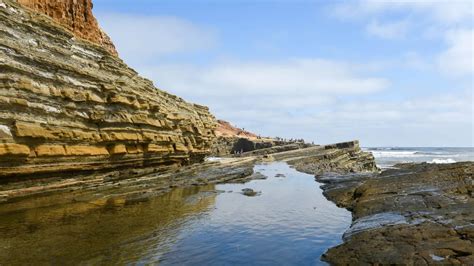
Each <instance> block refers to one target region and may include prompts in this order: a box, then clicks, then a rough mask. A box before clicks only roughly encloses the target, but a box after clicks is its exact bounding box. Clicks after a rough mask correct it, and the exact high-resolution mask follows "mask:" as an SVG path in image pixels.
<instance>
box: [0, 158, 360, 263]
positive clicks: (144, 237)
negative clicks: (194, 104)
mask: <svg viewBox="0 0 474 266" xmlns="http://www.w3.org/2000/svg"><path fill="white" fill-rule="evenodd" d="M255 171H257V172H260V173H262V174H264V175H266V176H268V177H269V178H268V179H266V180H255V181H252V182H249V183H247V184H226V185H218V186H214V185H209V186H202V187H192V188H186V189H174V190H173V191H171V192H170V193H168V194H166V195H164V196H160V197H156V198H154V199H152V200H150V201H147V202H140V203H136V204H125V202H124V201H123V200H120V198H116V199H115V200H113V201H111V200H109V201H107V200H95V201H90V202H75V201H69V200H67V201H64V200H63V201H61V198H60V197H61V196H58V195H56V196H50V197H43V198H36V199H31V200H29V201H22V202H21V203H16V204H9V205H3V206H0V264H32V263H34V264H51V263H53V264H66V263H68V262H69V263H70V262H76V263H77V262H81V263H84V264H127V263H143V264H147V263H157V262H159V263H160V264H163V265H169V264H179V265H199V264H201V265H202V264H205V265H223V264H298V265H301V264H303V265H314V264H320V263H321V262H320V260H319V258H320V256H321V255H322V254H323V253H324V252H325V250H326V249H328V248H329V247H331V246H334V245H337V244H339V243H340V242H341V237H342V234H343V232H344V231H345V230H346V229H347V228H348V227H349V224H350V220H351V216H350V213H349V212H347V211H346V210H344V209H340V208H337V207H336V206H335V205H334V204H333V203H331V202H329V201H327V200H326V199H325V198H324V196H323V195H322V191H321V190H320V188H319V184H318V183H316V182H315V181H314V178H313V176H311V175H307V174H303V173H299V172H297V171H295V170H294V169H291V168H290V167H288V165H287V164H285V163H271V164H265V165H258V166H256V167H255ZM243 188H251V189H253V190H254V191H261V194H260V195H259V196H255V197H247V196H244V195H242V194H241V193H240V192H241V190H242V189H243ZM63 197H64V198H67V199H70V197H71V195H63ZM58 202H62V204H61V203H59V204H58ZM48 203H50V204H48ZM36 204H38V205H36ZM39 205H40V206H42V207H41V208H37V207H35V206H39Z"/></svg>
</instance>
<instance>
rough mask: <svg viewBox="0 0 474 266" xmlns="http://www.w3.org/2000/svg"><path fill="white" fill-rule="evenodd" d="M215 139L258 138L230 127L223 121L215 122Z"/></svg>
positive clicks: (250, 133)
mask: <svg viewBox="0 0 474 266" xmlns="http://www.w3.org/2000/svg"><path fill="white" fill-rule="evenodd" d="M215 132H216V136H217V137H237V138H246V139H257V138H258V136H257V135H256V134H254V133H252V132H249V131H246V130H245V129H240V128H237V127H234V126H232V125H231V124H230V123H229V122H227V121H224V120H217V128H216V130H215Z"/></svg>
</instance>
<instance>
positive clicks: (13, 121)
mask: <svg viewBox="0 0 474 266" xmlns="http://www.w3.org/2000/svg"><path fill="white" fill-rule="evenodd" d="M21 2H22V3H25V4H27V5H32V7H35V9H38V10H42V12H44V13H46V14H51V15H52V17H53V18H55V20H53V19H51V18H49V17H48V16H45V15H42V14H38V13H36V12H34V11H33V10H31V9H25V8H23V7H22V6H21V5H19V4H18V3H16V2H14V1H12V0H0V177H12V176H28V177H40V176H48V177H50V176H52V175H53V174H54V175H56V174H57V173H62V174H65V173H68V172H77V171H96V170H107V171H111V170H115V169H120V168H128V169H131V168H136V169H137V171H139V170H138V169H140V170H141V169H144V168H149V169H151V171H161V170H162V169H167V168H170V167H176V166H180V165H183V164H187V163H189V162H195V161H201V160H202V159H203V158H204V156H205V155H206V154H207V153H208V152H209V149H210V146H211V142H212V140H213V139H214V138H215V135H214V127H215V119H214V117H213V116H212V115H211V114H210V113H209V111H208V108H207V107H204V106H199V105H195V104H190V103H187V102H185V101H184V100H182V99H181V98H179V97H177V96H174V95H171V94H168V93H166V92H164V91H161V90H158V89H157V88H155V87H154V86H153V84H152V82H151V81H149V80H146V79H144V78H142V77H140V76H139V75H138V74H137V73H136V72H135V71H134V70H132V69H130V68H129V67H127V66H126V65H125V64H124V63H123V62H122V61H121V60H120V59H119V58H118V57H116V56H114V54H113V53H111V52H110V49H107V47H104V46H102V45H96V44H93V43H91V42H89V41H83V40H82V38H77V36H76V35H75V34H78V35H79V36H80V37H83V38H86V39H89V40H93V41H96V42H97V43H99V44H102V43H101V41H100V38H98V37H100V35H97V34H96V33H97V30H98V29H99V28H98V27H96V26H97V22H96V21H95V19H94V18H93V17H92V15H91V13H90V12H89V11H90V7H91V5H90V1H85V0H82V1H81V0H78V1H76V0H74V1H72V0H68V1H26V0H21ZM54 3H55V4H54ZM73 3H77V5H76V4H74V5H72V4H73ZM71 6H72V7H77V9H74V8H73V9H74V11H71V12H67V13H61V12H62V11H61V10H63V11H64V8H66V7H71ZM51 7H61V8H59V9H58V10H59V11H58V12H57V13H56V12H55V11H52V10H55V9H54V8H53V9H50V8H51ZM51 12H52V13H51ZM86 14H87V15H86ZM70 16H73V17H72V18H71V17H70ZM82 18H83V19H84V20H85V21H87V22H88V23H89V24H84V25H83V26H78V24H77V23H76V22H77V21H78V20H81V19H82ZM57 21H65V24H63V25H66V26H67V25H70V24H71V23H72V24H71V25H72V26H71V25H70V26H69V27H62V26H60V25H59V24H57ZM88 25H92V26H91V27H89V26H88ZM68 28H69V29H72V31H70V30H68ZM89 30H91V32H89ZM94 32H95V33H94ZM96 37H97V38H96ZM54 175H53V176H54ZM3 180H5V178H3Z"/></svg>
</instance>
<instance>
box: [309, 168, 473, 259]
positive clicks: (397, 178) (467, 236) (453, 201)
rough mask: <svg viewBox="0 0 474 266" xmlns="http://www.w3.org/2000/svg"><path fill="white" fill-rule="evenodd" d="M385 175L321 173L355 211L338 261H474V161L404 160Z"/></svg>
mask: <svg viewBox="0 0 474 266" xmlns="http://www.w3.org/2000/svg"><path fill="white" fill-rule="evenodd" d="M396 167H397V168H398V169H390V170H386V171H384V172H383V173H381V174H380V175H376V176H370V175H361V174H353V175H344V176H341V175H327V174H325V175H318V176H317V179H318V181H320V182H322V183H324V184H325V185H324V186H323V187H322V188H323V190H324V191H325V192H324V194H325V195H326V197H328V198H329V199H330V200H333V201H334V202H336V203H337V204H338V205H339V206H341V207H345V208H347V209H349V210H350V211H352V213H353V223H352V226H351V228H350V229H349V230H348V231H347V232H346V233H345V235H344V241H345V242H344V244H342V245H340V246H337V247H334V248H331V249H330V250H329V251H328V252H327V253H326V254H325V256H324V259H325V260H326V261H328V262H329V263H331V264H334V265H355V264H357V265H377V264H378V265H386V264H396V265H434V264H443V265H446V264H449V265H474V245H473V242H474V222H473V221H474V163H473V162H464V163H455V164H442V165H437V164H427V163H423V164H403V165H398V166H396Z"/></svg>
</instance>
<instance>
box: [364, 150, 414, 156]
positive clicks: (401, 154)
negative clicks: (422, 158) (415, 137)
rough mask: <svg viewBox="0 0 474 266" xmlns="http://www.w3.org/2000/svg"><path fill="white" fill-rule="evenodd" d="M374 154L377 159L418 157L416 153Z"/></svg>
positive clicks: (382, 152)
mask: <svg viewBox="0 0 474 266" xmlns="http://www.w3.org/2000/svg"><path fill="white" fill-rule="evenodd" d="M372 154H373V155H374V156H375V157H376V158H377V157H378V158H384V157H417V156H419V155H416V152H415V151H372Z"/></svg>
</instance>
